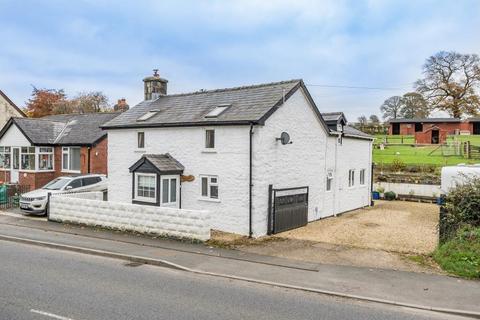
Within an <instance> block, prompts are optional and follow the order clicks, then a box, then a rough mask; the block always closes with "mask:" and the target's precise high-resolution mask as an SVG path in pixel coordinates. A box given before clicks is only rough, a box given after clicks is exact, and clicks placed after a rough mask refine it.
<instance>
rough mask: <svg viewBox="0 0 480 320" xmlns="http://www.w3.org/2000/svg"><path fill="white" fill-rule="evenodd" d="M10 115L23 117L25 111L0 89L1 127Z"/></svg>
mask: <svg viewBox="0 0 480 320" xmlns="http://www.w3.org/2000/svg"><path fill="white" fill-rule="evenodd" d="M11 117H19V118H25V117H26V115H25V113H24V112H23V111H22V110H21V109H20V108H19V107H17V106H16V105H15V103H13V101H12V100H10V98H8V97H7V95H6V94H5V93H3V91H2V90H0V127H3V126H4V125H5V123H7V121H8V119H10V118H11Z"/></svg>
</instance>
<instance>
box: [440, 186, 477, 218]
mask: <svg viewBox="0 0 480 320" xmlns="http://www.w3.org/2000/svg"><path fill="white" fill-rule="evenodd" d="M445 207H446V210H447V214H446V215H445V219H447V220H448V222H449V223H453V224H455V225H459V226H460V225H462V224H469V225H472V226H474V227H479V226H480V178H468V179H467V180H466V182H465V183H463V184H460V185H457V186H456V187H455V188H453V189H452V190H450V192H449V193H448V194H447V197H446V201H445Z"/></svg>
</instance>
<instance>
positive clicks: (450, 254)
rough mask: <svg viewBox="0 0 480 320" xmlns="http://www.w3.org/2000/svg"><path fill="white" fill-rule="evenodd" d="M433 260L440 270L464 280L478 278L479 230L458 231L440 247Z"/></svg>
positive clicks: (479, 257)
mask: <svg viewBox="0 0 480 320" xmlns="http://www.w3.org/2000/svg"><path fill="white" fill-rule="evenodd" d="M433 258H434V259H435V261H437V263H438V264H439V265H440V266H441V267H442V269H444V270H446V271H448V272H450V273H453V274H456V275H458V276H461V277H466V278H480V228H466V229H463V230H460V231H458V233H457V235H456V236H455V238H453V239H451V240H449V241H447V242H446V243H444V244H442V245H440V246H439V247H438V249H437V250H436V251H435V252H434V254H433Z"/></svg>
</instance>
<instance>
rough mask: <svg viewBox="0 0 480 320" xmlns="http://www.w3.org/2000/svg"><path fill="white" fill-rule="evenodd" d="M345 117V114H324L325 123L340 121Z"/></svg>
mask: <svg viewBox="0 0 480 320" xmlns="http://www.w3.org/2000/svg"><path fill="white" fill-rule="evenodd" d="M342 116H343V112H322V117H323V120H325V122H329V121H338V120H339V119H340V118H341V117H342Z"/></svg>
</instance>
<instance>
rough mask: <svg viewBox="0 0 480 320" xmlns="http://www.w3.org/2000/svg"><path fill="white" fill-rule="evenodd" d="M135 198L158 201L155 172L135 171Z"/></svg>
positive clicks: (144, 200)
mask: <svg viewBox="0 0 480 320" xmlns="http://www.w3.org/2000/svg"><path fill="white" fill-rule="evenodd" d="M134 199H135V200H139V201H143V202H153V203H155V202H156V201H157V175H156V174H153V173H139V172H136V173H135V197H134Z"/></svg>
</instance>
